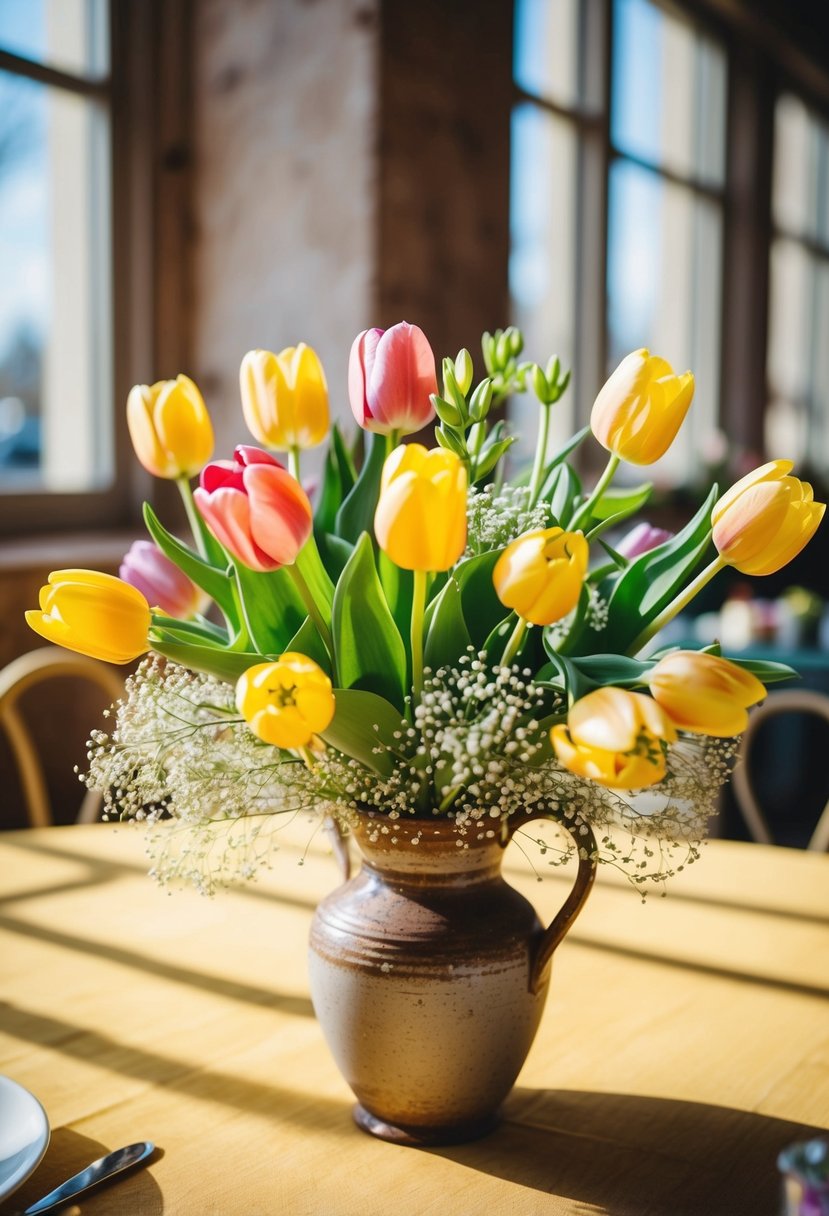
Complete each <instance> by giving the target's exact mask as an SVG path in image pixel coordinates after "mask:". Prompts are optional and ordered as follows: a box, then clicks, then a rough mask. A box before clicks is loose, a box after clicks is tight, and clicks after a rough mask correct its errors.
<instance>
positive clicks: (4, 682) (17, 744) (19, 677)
mask: <svg viewBox="0 0 829 1216" xmlns="http://www.w3.org/2000/svg"><path fill="white" fill-rule="evenodd" d="M67 676H68V677H71V678H73V679H76V680H77V679H80V680H84V681H86V682H88V683H91V684H93V685H95V686H96V687H97V688H99V689H101V690H102V691H103V692H105V693H106V694H107V696H108V697H109V699H110V701H117V700H118V698H119V697H121V696H123V693H124V681H123V679H122V678H121V676H120V675H118V674H116V672H115V671H113V669H112V668H111V667H108V666H107V665H106V664H105V663H99V662H98V661H97V660H95V659H89V658H86V656H84V655H80V654H74V653H72V652H71V651H68V650H62V649H61V648H60V647H58V646H44V647H43V648H42V649H40V650H32V651H29V653H28V654H24V655H21V656H20V658H18V659H14V660H13V661H12V662H11V663H9V664H8V666H6V667H4V668H3V670H2V671H0V726H2V727H3V729H4V730H5V732H6V736H7V738H8V740H9V743H10V746H11V749H12V752H13V754H14V758H15V761H16V763H17V767H18V772H19V774H20V783H21V786H22V787H23V795H24V799H25V803H26V810H27V814H28V817H29V824H30V825H31V827H48V826H49V825H50V824H51V823H52V822H53V817H52V811H51V807H50V805H49V796H48V793H47V789H46V781H45V778H44V773H43V765H42V763H41V761H40V757H39V755H38V749H37V747H36V745H35V743H34V741H33V739H32V735H31V732H30V730H29V727H28V726H27V724H26V722H25V721H24V719H23V717H22V715H21V713H20V711H19V709H18V701H19V699H20V697H21V696H22V694H23V693H25V692H26V691H27V689H29V688H32V687H33V686H34V685H36V684H41V683H43V682H44V681H47V680H53V679H62V678H65V677H67ZM100 805H101V796H100V794H99V793H97V792H96V791H94V790H89V791H87V793H86V795H85V797H84V799H83V802H82V804H81V809H80V812H79V814H78V817H77V822H78V823H92V822H93V821H94V820H95V819H97V817H98V814H99V812H100Z"/></svg>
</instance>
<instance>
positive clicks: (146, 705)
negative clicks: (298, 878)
mask: <svg viewBox="0 0 829 1216" xmlns="http://www.w3.org/2000/svg"><path fill="white" fill-rule="evenodd" d="M563 716H564V706H563V705H562V704H561V702H560V699H559V700H557V699H556V697H555V694H553V693H551V691H550V689H549V688H547V689H542V688H539V687H538V686H536V685H535V684H534V683H533V682H532V680H531V678H530V672H529V671H524V672H520V671H519V670H518V669H516V668H508V667H496V668H493V667H491V666H490V665H489V664H488V662H487V660H486V656H485V655H484V654H475V653H474V652H471V651H470V652H469V653H468V654H467V655H466V656H464V657H463V658H462V659H461V660H460V662H459V664H458V666H457V668H452V669H450V668H442V669H440V670H439V671H437V672H435V673H431V672H427V673H426V678H425V680H424V689H423V694H422V697H421V700H420V704H419V705H418V706H416V708H415V709H414V712H413V713H410V714H409V717H408V718H407V719H403V720H401V724H400V730H399V731H398V732H396V736H395V739H394V741H393V744H392V745H391V746H387V745H385V744H381V743H378V745H377V748H376V749H375V750H376V751H377V752H378V753H380V752H382V753H385V754H386V756H387V757H388V756H391V758H392V760H393V765H392V766H391V772H390V774H389V775H388V776H384V777H381V776H378V774H377V773H376V772H374V771H371V770H369V769H368V768H367V767H366V766H365V765H363V764H361V763H359V762H358V761H357V760H354V759H351V758H349V757H347V756H345V755H343V754H341V753H340V752H338V751H336V750H335V749H333V748H328V749H326V750H321V751H320V752H319V754H318V755H317V757H316V758H315V760H314V762H313V764H312V765H311V766H310V767H309V766H307V765H306V764H305V763H303V762H301V761H300V760H299V759H297V758H295V757H294V756H293V755H291V754H288V753H284V752H279V751H277V750H276V749H275V748H272V747H270V746H268V745H267V744H263V743H261V742H260V741H259V740H258V739H256V738H255V736H254V735H252V734H251V732H250V731H249V730H248V728H247V726H246V725H245V723H244V722H243V721H242V720H241V719H240V718H239V716H238V714H237V712H236V710H235V708H234V705H233V689H232V688H231V687H230V686H229V685H226V684H222V683H220V682H219V681H217V680H214V679H212V678H211V677H209V676H204V675H198V674H194V673H193V672H190V671H188V670H186V669H185V668H182V667H178V666H176V665H175V664H173V663H170V662H167V661H165V660H163V659H159V658H157V657H154V658H150V659H147V660H145V662H144V663H143V664H142V665H141V667H140V668H139V671H138V672H137V674H136V675H135V676H134V677H133V678H132V679H131V680H130V681H129V682H128V684H127V691H126V697H125V699H124V701H123V702H121V703H120V704H119V707H118V710H117V723H116V728H115V730H114V731H113V732H112V734H111V735H106V734H105V733H104V732H101V731H97V732H95V733H94V734H93V737H92V739H91V740H90V753H89V754H90V771H89V773H88V774H87V776H86V777H84V778H82V780H84V781H85V782H86V784H87V785H89V786H90V787H91V788H95V789H100V790H102V791H103V795H104V803H105V813H106V816H107V817H109V818H113V817H117V818H127V819H139V820H146V821H148V822H149V824H150V828H151V831H150V836H149V849H150V854H151V857H152V858H153V861H154V874H155V876H156V877H157V878H158V879H159V880H160V881H162V882H172V881H180V880H185V881H188V882H190V883H192V884H194V885H195V886H197V887H198V888H199V889H201V890H203V891H207V892H210V891H212V890H213V889H214V888H215V887H216V886H217V885H219V884H223V883H227V882H231V881H237V880H240V879H247V878H251V877H253V876H254V874H255V873H256V871H257V869H259V868H260V867H262V866H263V865H267V859H268V854H269V852H270V850H271V849H272V848H274V847H275V844H276V840H275V833H276V832H278V830H279V828H280V827H281V826H283V825H284V823H285V816H286V815H287V816H290V817H292V816H294V815H296V814H298V813H300V812H304V811H308V812H311V813H312V814H313V816H314V818H315V819H316V821H317V823H321V822H322V821H323V820H324V819H325V818H327V817H335V818H337V819H339V820H340V821H341V822H342V823H343V824H345V825H347V824H348V823H349V822H350V821H353V818H354V816H355V815H356V813H358V812H364V811H374V812H376V813H378V832H381V831H393V825H394V821H395V820H397V819H400V818H401V817H402V816H416V817H418V818H421V819H423V820H424V822H428V820H429V818H430V817H432V816H436V815H440V816H445V817H447V818H449V819H451V820H453V822H454V823H455V825H456V828H457V833H458V845H459V847H461V848H463V847H465V846H466V845H467V844H468V841H469V840H473V839H480V838H482V837H484V836H486V837H493V836H495V835H496V834H498V835H500V834H501V833H502V831H503V830H504V828H505V825H506V824H507V822H508V821H509V820H510V819H511V818H512V817H513V816H517V817H520V818H522V819H523V818H527V819H528V820H529V818H530V817H532V816H543V817H546V818H549V819H551V820H552V821H554V822H555V823H556V824H558V825H560V826H561V827H562V828H563V829H564V833H563V834H562V836H561V840H560V842H559V843H557V844H556V845H554V846H553V845H551V844H550V843H549V841H548V840H546V839H544V838H541V839H539V840H538V841H537V843H538V844H539V847H540V848H541V851H542V853H543V854H544V855H545V856H547V858H548V860H549V861H550V863H551V864H560V862H562V861H564V860H566V859H567V858H568V857H569V856H572V854H573V853H574V852H575V851H576V850H577V849H578V848H579V847H581V850H582V852H583V847H584V846H583V844H582V843H581V842H580V840H579V837H580V835H584V834H586V829H585V828H584V825H585V824H589V825H590V827H591V828H592V829H593V831H594V832H595V833H596V836H597V840H599V842H600V843H599V844H598V860H600V861H604V862H609V863H610V864H613V865H615V866H618V867H619V868H621V869H622V870H623V871H624V872H625V873H626V874H627V875H628V876H629V877H630V879H631V881H632V882H634V883H635V884H636V885H642V884H644V883H647V882H650V883H661V882H663V881H664V879H665V878H667V877H669V876H670V875H671V874H673V873H675V872H676V871H677V870H679V869H681V868H682V867H683V865H685V864H688V862H690V861H693V860H694V859H695V858H696V857H697V856H698V847H697V846H698V843H699V841H700V840H701V839H702V837H703V836H704V834H705V829H706V826H707V820H708V817H709V815H710V814H711V811H712V810H713V801H714V796H715V794H716V791H717V790H718V789H719V786H720V785H721V784H722V783H723V781H725V780H726V779H727V777H728V774H729V772H730V769H731V765H732V762H733V758H734V754H735V751H736V745H737V741H736V740H730V739H729V740H713V739H700V738H699V737H698V736H693V737H690V736H685V737H683V738H682V739H681V740H680V742H679V743H678V744H676V745H674V746H673V747H671V748H670V749H669V755H668V775H667V776H666V778H665V779H664V780H663V781H662V782H660V784H659V785H658V786H655V787H651V788H650V789H648V790H645V791H642V792H641V793H638V794H623V793H620V792H618V791H612V790H607V789H603V788H602V787H601V786H598V785H596V784H595V783H593V782H591V781H587V780H583V779H581V778H579V777H576V776H574V775H573V774H572V773H570V772H567V771H566V770H564V769H563V768H562V767H561V766H560V765H559V764H558V762H557V760H556V759H555V757H554V755H553V753H552V749H551V747H550V742H549V731H548V727H549V725H550V723H551V722H552V721H555V720H561V719H562V718H563ZM383 767H386V768H387V767H389V766H388V764H387V763H386V764H385V765H384V766H383ZM522 830H523V831H524V835H525V837H526V830H525V829H522ZM527 838H528V839H533V837H531V836H530V837H527ZM417 840H418V837H417V836H415V837H414V843H417Z"/></svg>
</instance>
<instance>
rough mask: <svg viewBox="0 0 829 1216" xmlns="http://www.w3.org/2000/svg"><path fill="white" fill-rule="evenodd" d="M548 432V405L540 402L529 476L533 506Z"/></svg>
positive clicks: (538, 489) (538, 491) (536, 497)
mask: <svg viewBox="0 0 829 1216" xmlns="http://www.w3.org/2000/svg"><path fill="white" fill-rule="evenodd" d="M549 434H550V406H549V405H545V404H544V403H543V402H542V403H541V420H540V421H539V424H538V439H537V440H536V445H535V461H534V462H533V471H532V477H531V478H530V506H531V507H534V506H535V504H536V502H537V501H538V495H539V493H540V491H541V479H542V477H543V476H544V466H545V465H546V463H547V438H548V436H549Z"/></svg>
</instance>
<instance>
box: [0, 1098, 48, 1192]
mask: <svg viewBox="0 0 829 1216" xmlns="http://www.w3.org/2000/svg"><path fill="white" fill-rule="evenodd" d="M48 1143H49V1120H48V1119H47V1118H46V1111H45V1110H44V1109H43V1107H42V1106H41V1105H40V1103H39V1102H38V1100H37V1098H36V1097H35V1096H34V1094H30V1093H29V1091H28V1089H24V1088H23V1086H22V1085H18V1084H17V1082H16V1081H12V1079H11V1078H10V1077H2V1076H0V1199H5V1198H6V1196H7V1195H11V1193H12V1191H16V1190H17V1188H18V1187H19V1186H21V1185H22V1184H23V1183H24V1182H25V1181H26V1179H27V1178H28V1177H29V1175H30V1174H31V1173H32V1172H33V1171H34V1170H35V1169H36V1168H37V1167H38V1165H39V1164H40V1162H41V1159H42V1157H43V1154H44V1153H45V1152H46V1146H47V1145H48Z"/></svg>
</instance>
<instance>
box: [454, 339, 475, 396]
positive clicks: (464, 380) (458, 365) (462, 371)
mask: <svg viewBox="0 0 829 1216" xmlns="http://www.w3.org/2000/svg"><path fill="white" fill-rule="evenodd" d="M473 372H474V369H473V367H472V356H471V355H470V353H469V351H468V350H467V349H466V347H464V348H463V349H462V350H459V351H458V354H457V356H456V358H455V379H456V380H457V382H458V388H459V389H460V390H461V392H462V393H463V394H464V396H466V394H467V393H468V392H469V386H470V385H471V383H472V376H473Z"/></svg>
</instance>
